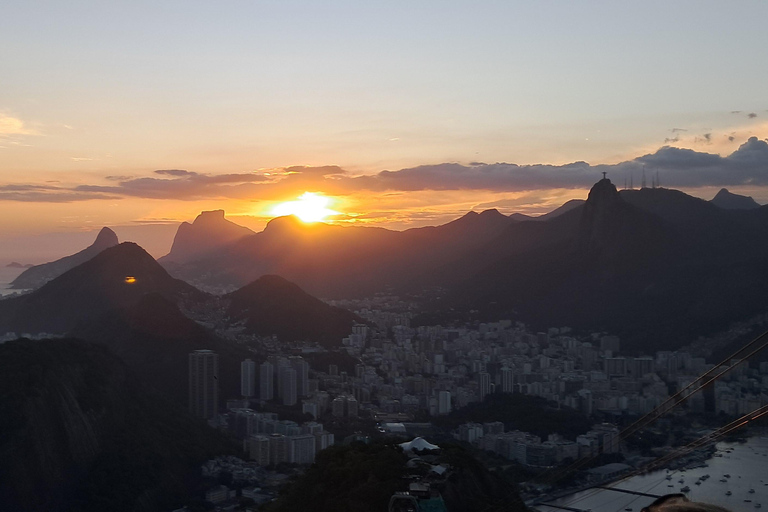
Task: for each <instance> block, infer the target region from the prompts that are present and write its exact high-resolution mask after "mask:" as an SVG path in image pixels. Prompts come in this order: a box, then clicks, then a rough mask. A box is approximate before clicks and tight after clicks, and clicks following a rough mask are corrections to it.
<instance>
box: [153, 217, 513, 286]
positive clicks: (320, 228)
mask: <svg viewBox="0 0 768 512" xmlns="http://www.w3.org/2000/svg"><path fill="white" fill-rule="evenodd" d="M511 223H513V221H512V220H511V219H509V217H506V216H504V215H502V214H501V213H499V212H498V211H497V210H487V211H485V212H482V213H476V212H470V213H468V214H466V215H464V216H463V217H461V218H459V219H456V220H455V221H453V222H449V223H447V224H444V225H442V226H437V227H423V228H414V229H409V230H405V231H402V232H399V231H391V230H388V229H384V228H375V227H361V226H339V225H331V224H324V223H319V222H318V223H304V222H302V221H301V220H299V219H297V218H296V217H293V216H287V217H278V218H275V219H272V220H271V221H270V222H269V223H268V224H267V226H266V227H265V229H264V230H263V231H262V232H260V233H256V234H255V235H251V236H247V237H244V238H242V239H240V240H237V241H235V242H233V243H231V244H229V245H227V246H225V247H222V248H220V249H219V250H218V251H217V252H216V254H215V255H211V256H207V257H203V258H200V259H198V260H196V261H191V262H188V263H186V264H183V265H168V264H166V268H167V269H168V270H169V272H171V273H172V274H173V275H174V276H176V277H178V278H180V279H184V280H187V281H189V282H194V283H195V284H196V285H199V286H202V287H205V286H208V287H211V288H219V287H229V288H238V287H241V286H243V285H245V284H247V283H249V282H252V281H254V280H255V279H258V278H259V277H261V276H263V275H270V274H274V275H279V276H282V277H284V278H286V279H288V280H290V281H292V282H295V283H296V284H297V285H299V286H300V287H301V288H302V289H304V290H306V291H307V292H308V293H311V294H313V295H316V296H320V297H328V298H332V297H344V296H365V295H368V294H372V293H375V292H377V291H380V290H382V289H385V288H388V287H389V288H400V287H402V286H406V285H408V286H420V285H422V284H424V285H426V284H428V282H427V281H425V280H424V278H425V276H426V275H427V274H428V271H429V270H431V269H433V268H435V267H440V266H443V265H445V264H446V263H447V262H449V261H452V260H455V259H456V258H459V257H461V256H463V255H465V254H466V253H468V252H471V251H472V250H474V249H475V248H476V247H478V246H482V245H485V244H486V243H488V242H489V241H490V240H492V239H493V238H495V237H496V236H498V234H499V233H501V231H503V229H505V228H506V227H507V226H508V225H509V224H511ZM163 263H165V262H163Z"/></svg>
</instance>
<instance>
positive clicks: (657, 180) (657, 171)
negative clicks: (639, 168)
mask: <svg viewBox="0 0 768 512" xmlns="http://www.w3.org/2000/svg"><path fill="white" fill-rule="evenodd" d="M656 188H661V181H659V170H658V169H656Z"/></svg>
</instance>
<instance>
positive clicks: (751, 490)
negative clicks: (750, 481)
mask: <svg viewBox="0 0 768 512" xmlns="http://www.w3.org/2000/svg"><path fill="white" fill-rule="evenodd" d="M747 492H748V493H749V494H755V490H754V489H750V490H749V491H747Z"/></svg>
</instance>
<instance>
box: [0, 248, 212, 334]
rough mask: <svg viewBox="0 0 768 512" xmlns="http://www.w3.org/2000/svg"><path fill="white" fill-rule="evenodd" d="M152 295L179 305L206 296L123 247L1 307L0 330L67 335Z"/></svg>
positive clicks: (144, 256) (146, 257) (137, 250)
mask: <svg viewBox="0 0 768 512" xmlns="http://www.w3.org/2000/svg"><path fill="white" fill-rule="evenodd" d="M148 293H157V294H160V295H162V296H163V297H165V298H166V299H168V300H170V301H172V302H174V303H180V302H182V301H197V300H203V299H204V297H205V295H204V294H203V293H202V292H200V291H199V290H197V289H196V288H194V287H193V286H190V285H188V284H187V283H185V282H183V281H180V280H178V279H173V278H172V277H171V276H169V275H168V273H167V272H166V271H165V270H164V269H163V268H162V267H161V266H160V265H159V264H158V263H157V262H156V261H155V260H154V258H152V256H150V255H149V254H147V252H146V251H145V250H144V249H142V248H141V247H139V246H138V245H136V244H134V243H131V242H124V243H122V244H120V245H116V246H114V247H110V248H109V249H106V250H104V251H102V252H100V253H99V254H97V255H96V256H95V257H93V258H92V259H90V260H88V261H86V262H84V263H82V264H80V265H78V266H76V267H74V268H72V269H70V270H68V271H67V272H65V273H64V274H62V275H61V276H59V277H57V278H56V279H54V280H52V281H50V282H48V283H47V284H46V285H44V286H43V287H42V288H40V289H38V290H35V291H34V292H32V293H30V294H28V295H23V296H21V297H16V298H12V299H8V300H4V301H2V302H0V331H2V332H8V331H11V332H17V333H37V332H48V333H55V334H65V333H68V332H70V331H71V330H72V329H73V328H75V327H76V326H78V325H80V324H88V323H90V322H92V321H94V320H96V319H97V318H99V317H100V316H101V315H103V314H104V313H106V312H108V311H112V310H115V309H119V308H127V307H131V306H133V305H135V304H137V303H138V301H139V299H141V297H143V296H144V295H146V294H148Z"/></svg>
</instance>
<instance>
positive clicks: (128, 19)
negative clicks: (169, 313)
mask: <svg viewBox="0 0 768 512" xmlns="http://www.w3.org/2000/svg"><path fill="white" fill-rule="evenodd" d="M766 19H768V2H764V1H762V0H755V1H739V0H736V1H729V2H722V1H717V2H714V1H707V0H696V1H685V0H683V1H677V2H666V1H665V2H661V1H649V0H644V1H622V2H616V1H586V0H585V1H541V2H533V1H525V2H523V1H515V0H506V1H498V2H496V1H472V2H469V1H452V0H440V1H431V0H423V1H414V0H410V1H407V2H406V1H399V0H389V1H387V2H383V1H382V2H378V1H370V2H368V1H365V2H361V1H359V0H356V1H335V0H327V1H319V0H318V1H292V0H276V1H258V0H250V1H245V0H243V1H239V0H234V1H228V0H222V1H220V2H211V1H197V0H185V1H174V0H165V1H163V2H156V1H141V0H133V1H131V2H120V1H111V2H103V1H90V0H85V1H78V0H73V1H70V2H57V1H56V2H55V1H34V0H28V1H17V0H11V1H7V2H3V5H2V6H0V261H4V260H5V259H8V258H26V259H27V260H28V261H31V262H35V263H39V262H41V261H45V260H46V259H48V258H51V257H53V256H56V255H57V254H58V255H64V254H67V253H68V252H71V249H72V248H77V247H81V246H82V244H83V243H84V242H83V241H85V240H90V239H92V238H93V237H95V232H94V230H98V229H99V228H100V227H101V226H104V225H107V226H110V227H113V228H114V229H115V230H116V231H117V232H118V235H119V236H120V237H121V239H133V240H135V241H137V242H139V243H141V244H142V245H144V246H145V247H146V248H147V249H148V250H150V252H151V253H152V254H153V255H154V256H156V257H157V256H161V255H163V254H164V253H165V252H167V250H168V249H169V247H170V244H171V241H172V236H173V233H174V232H175V229H176V226H177V225H178V223H179V222H180V221H184V220H187V221H189V220H192V219H194V217H195V216H196V215H197V214H198V213H199V212H200V211H202V210H211V209H225V210H226V211H227V214H228V216H229V218H230V219H231V220H234V221H235V222H238V223H240V224H243V225H247V226H249V227H251V228H252V229H255V230H259V229H261V228H262V227H263V225H264V223H265V222H266V221H267V220H268V219H269V218H270V217H271V212H272V211H273V209H274V208H275V206H276V205H278V204H280V203H281V202H284V201H290V200H295V199H296V198H298V197H299V196H301V195H302V194H304V193H306V192H313V193H319V194H325V195H327V196H329V197H330V198H331V199H330V203H329V208H331V209H333V210H334V211H338V212H340V215H338V216H336V217H334V218H333V220H332V221H333V222H349V223H368V224H372V225H379V226H386V227H390V228H393V229H404V228H407V227H413V226H420V225H429V224H439V223H443V222H446V221H448V220H451V219H453V218H455V217H457V216H459V215H461V214H462V213H464V212H466V211H468V210H472V209H475V210H478V209H484V208H492V207H496V208H499V209H500V210H501V211H502V212H504V213H512V212H515V211H520V212H523V213H532V214H537V213H543V212H545V211H548V210H551V209H553V208H555V207H556V206H559V205H560V204H562V203H563V202H565V201H566V200H568V199H571V198H583V197H585V196H586V194H587V191H588V189H589V186H590V185H591V184H592V183H594V182H595V181H596V180H597V179H598V178H599V177H600V172H602V171H606V172H607V173H608V177H609V178H611V179H612V180H613V181H614V183H616V184H617V185H619V186H620V187H621V186H623V184H624V180H625V179H627V180H629V179H632V180H633V182H634V184H635V185H636V186H637V185H639V182H640V179H641V173H642V170H643V167H645V169H646V171H647V172H648V173H651V174H655V173H656V172H658V173H659V176H660V180H661V182H662V185H663V186H669V187H673V188H680V189H683V190H685V191H687V192H689V193H692V194H694V195H698V196H700V197H704V198H705V199H710V198H711V197H712V196H714V194H715V193H716V192H717V190H718V189H719V188H721V187H727V188H729V189H730V190H732V191H735V192H739V193H745V194H748V195H752V196H753V197H754V198H755V199H756V200H758V202H761V203H768V187H766V185H768V183H766V181H768V149H767V148H768V146H766V144H765V140H766V138H768V97H767V96H766V93H765V90H766V84H768V66H766V65H765V63H766V62H768V31H766V30H765V20H766ZM649 180H650V178H649ZM59 253H60V254H59Z"/></svg>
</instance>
